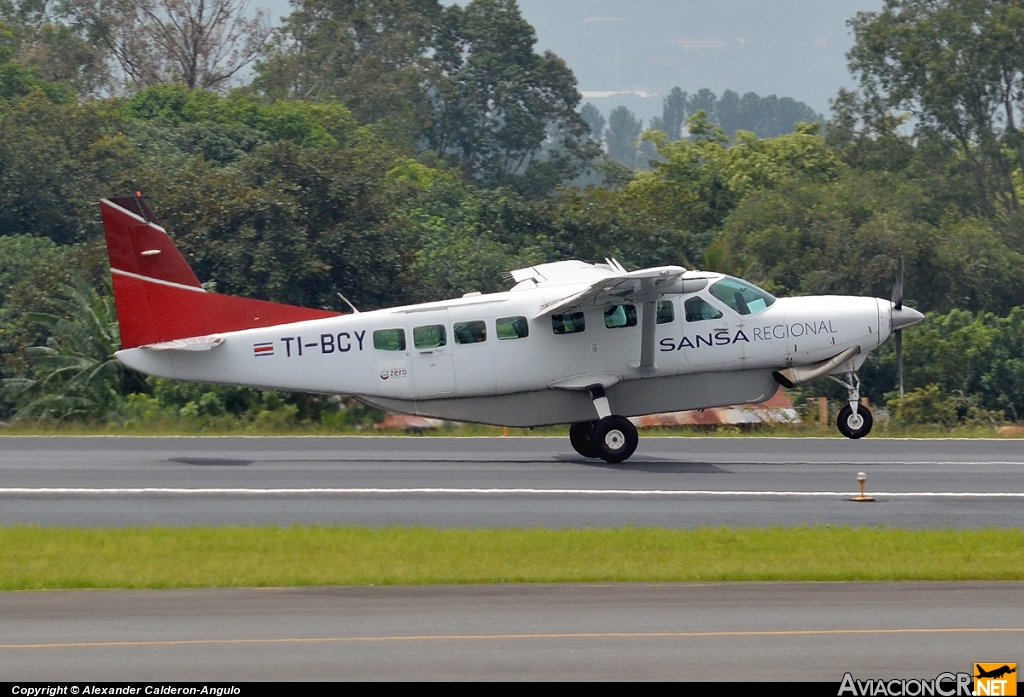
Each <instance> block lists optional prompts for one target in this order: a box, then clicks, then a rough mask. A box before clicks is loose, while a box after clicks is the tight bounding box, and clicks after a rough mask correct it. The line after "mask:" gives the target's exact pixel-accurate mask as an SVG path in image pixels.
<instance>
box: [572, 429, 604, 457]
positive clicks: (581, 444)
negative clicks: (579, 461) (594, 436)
mask: <svg viewBox="0 0 1024 697" xmlns="http://www.w3.org/2000/svg"><path fill="white" fill-rule="evenodd" d="M596 423H597V422H596V421H580V422H579V423H575V424H573V425H572V426H570V427H569V442H570V443H572V449H573V450H575V451H576V452H578V453H579V454H580V455H582V456H583V457H600V455H598V453H597V450H595V449H594V446H593V445H591V443H590V434H591V433H592V432H593V430H594V424H596Z"/></svg>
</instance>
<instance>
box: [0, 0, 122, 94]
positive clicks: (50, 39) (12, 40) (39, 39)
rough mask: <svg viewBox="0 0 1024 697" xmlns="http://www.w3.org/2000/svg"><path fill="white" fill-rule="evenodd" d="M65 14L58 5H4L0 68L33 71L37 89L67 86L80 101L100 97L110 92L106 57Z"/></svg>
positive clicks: (29, 0) (19, 1)
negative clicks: (8, 63)
mask: <svg viewBox="0 0 1024 697" xmlns="http://www.w3.org/2000/svg"><path fill="white" fill-rule="evenodd" d="M67 9H68V5H65V4H63V3H60V2H56V1H54V0H5V1H4V2H0V64H2V63H4V61H5V60H11V61H14V62H15V63H16V64H17V65H18V66H20V67H22V68H24V69H28V70H29V73H30V74H31V75H32V76H34V77H35V78H36V79H35V80H34V81H33V82H35V83H39V82H40V81H42V82H44V83H63V84H67V85H70V86H72V87H73V89H74V91H76V92H77V93H78V94H80V95H95V94H98V93H101V92H103V91H104V90H105V89H107V88H108V87H109V86H110V70H109V68H108V66H107V63H106V54H105V52H104V50H103V49H102V47H101V46H100V45H99V44H98V43H97V42H95V41H94V40H93V37H92V36H90V34H89V32H88V28H87V27H85V26H83V25H81V24H80V23H77V22H75V21H74V20H73V19H72V18H71V17H70V16H69V14H68V12H67ZM5 53H6V58H5V56H4V54H5ZM10 69H11V68H10V66H8V68H7V70H8V71H9V70H10ZM3 72H4V69H3V68H0V74H2V73H3ZM0 82H3V77H0ZM27 91H28V90H23V91H21V92H20V93H21V94H25V93H26V92H27ZM3 93H4V90H3V88H2V87H0V96H2V95H3ZM51 96H52V95H51Z"/></svg>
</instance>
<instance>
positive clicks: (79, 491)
mask: <svg viewBox="0 0 1024 697" xmlns="http://www.w3.org/2000/svg"><path fill="white" fill-rule="evenodd" d="M856 493H857V492H853V491H743V490H722V489H528V488H508V489H499V488H487V489H483V488H465V489H463V488H449V487H395V488H382V487H351V488H336V487H332V488H327V487H311V488H288V489H256V488H180V487H117V488H114V487H110V488H91V487H4V488H0V496H33V495H35V496H138V495H149V494H165V495H171V496H295V495H320V496H351V495H366V494H371V495H385V496H394V495H409V494H444V495H452V496H460V495H461V496H466V495H472V496H627V497H644V496H650V497H672V496H677V497H683V496H800V497H827V498H832V497H848V496H853V495H856ZM869 493H871V495H872V496H875V497H878V496H885V497H900V498H1024V492H997V491H872V492H869Z"/></svg>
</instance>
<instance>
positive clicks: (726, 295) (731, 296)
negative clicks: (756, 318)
mask: <svg viewBox="0 0 1024 697" xmlns="http://www.w3.org/2000/svg"><path fill="white" fill-rule="evenodd" d="M710 290H711V294H712V295H713V296H715V297H716V298H718V299H719V300H721V301H722V302H723V303H725V304H726V305H728V306H729V307H731V308H732V309H733V310H736V312H738V313H739V314H741V315H754V314H757V313H758V312H761V311H762V310H766V309H767V308H768V306H769V305H771V304H773V303H774V302H775V297H774V296H772V295H770V294H768V293H766V292H764V291H763V290H761V289H760V288H758V287H757V286H755V285H752V284H750V283H747V282H746V281H741V280H740V279H738V278H733V277H731V276H726V277H725V278H723V279H722V280H721V281H718V282H717V283H712V284H711V288H710Z"/></svg>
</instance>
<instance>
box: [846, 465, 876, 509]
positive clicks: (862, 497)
mask: <svg viewBox="0 0 1024 697" xmlns="http://www.w3.org/2000/svg"><path fill="white" fill-rule="evenodd" d="M867 481H868V475H866V474H864V473H863V472H858V473H857V483H858V484H860V496H854V497H852V498H850V500H851V501H861V502H867V501H874V500H875V499H874V498H873V497H871V496H865V495H864V485H865V484H866V483H867Z"/></svg>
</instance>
